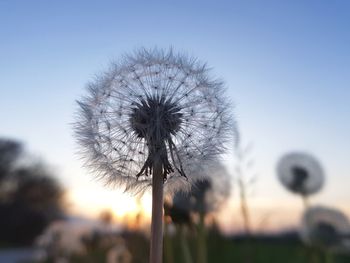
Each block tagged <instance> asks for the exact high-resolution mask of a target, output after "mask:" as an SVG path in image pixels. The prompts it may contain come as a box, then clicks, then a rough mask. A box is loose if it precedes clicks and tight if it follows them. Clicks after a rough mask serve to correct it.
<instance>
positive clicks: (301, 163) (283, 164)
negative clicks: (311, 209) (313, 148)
mask: <svg viewBox="0 0 350 263" xmlns="http://www.w3.org/2000/svg"><path fill="white" fill-rule="evenodd" d="M277 175H278V179H279V180H280V182H281V183H282V184H283V186H284V187H286V188H287V189H288V190H289V191H291V192H293V193H296V194H300V195H301V196H302V198H303V200H304V205H305V206H306V205H307V200H306V199H307V197H308V196H310V195H312V194H315V193H317V192H318V191H320V190H321V188H322V186H323V185H324V172H323V169H322V167H321V164H320V163H319V162H318V161H317V160H316V159H315V158H314V157H313V156H311V155H309V154H306V153H301V152H293V153H289V154H286V155H284V156H283V157H282V158H281V159H280V161H279V163H278V166H277Z"/></svg>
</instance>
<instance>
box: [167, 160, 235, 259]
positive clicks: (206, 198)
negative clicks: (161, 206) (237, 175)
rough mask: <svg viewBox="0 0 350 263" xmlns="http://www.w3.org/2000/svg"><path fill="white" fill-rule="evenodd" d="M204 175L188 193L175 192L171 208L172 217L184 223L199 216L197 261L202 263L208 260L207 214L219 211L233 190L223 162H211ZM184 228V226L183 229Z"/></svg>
mask: <svg viewBox="0 0 350 263" xmlns="http://www.w3.org/2000/svg"><path fill="white" fill-rule="evenodd" d="M203 176H204V178H203V180H201V181H198V182H197V183H196V184H194V185H193V186H192V189H191V191H190V193H189V194H188V195H185V194H183V193H181V192H179V193H177V194H175V196H174V198H173V207H172V210H170V212H171V211H172V212H173V213H172V215H171V216H172V219H173V220H176V221H180V220H182V221H183V222H182V223H187V218H188V216H189V215H194V216H197V217H198V222H197V233H198V236H197V261H198V262H201V263H205V262H207V255H206V254H207V249H206V231H205V216H206V215H207V214H209V213H211V212H214V211H217V210H218V209H219V208H220V207H221V206H222V205H223V203H224V202H225V201H226V200H227V198H228V197H229V195H230V190H231V178H230V175H229V173H228V172H227V170H226V168H225V166H224V165H223V164H222V163H220V162H211V163H209V164H208V168H207V169H206V172H205V173H204V174H203ZM180 222H181V221H180ZM183 228H184V226H182V229H181V230H183ZM180 234H182V235H183V233H180ZM182 239H183V240H184V238H182ZM182 243H183V242H182ZM187 262H190V261H187Z"/></svg>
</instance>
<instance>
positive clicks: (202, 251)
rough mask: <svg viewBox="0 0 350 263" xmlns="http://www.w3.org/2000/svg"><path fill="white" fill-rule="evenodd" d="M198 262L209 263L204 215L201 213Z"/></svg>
mask: <svg viewBox="0 0 350 263" xmlns="http://www.w3.org/2000/svg"><path fill="white" fill-rule="evenodd" d="M197 262H198V263H207V244H206V234H205V224H204V213H199V224H198V237H197Z"/></svg>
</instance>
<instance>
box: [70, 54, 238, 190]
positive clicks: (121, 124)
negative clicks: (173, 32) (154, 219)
mask: <svg viewBox="0 0 350 263" xmlns="http://www.w3.org/2000/svg"><path fill="white" fill-rule="evenodd" d="M87 89H88V96H86V97H84V98H83V99H81V100H79V102H78V104H79V106H80V107H79V112H78V117H77V121H76V123H75V133H76V137H77V140H78V142H79V144H80V145H81V147H80V148H81V153H82V156H83V158H84V159H85V164H86V166H88V167H89V168H91V169H92V170H93V171H94V172H95V174H97V177H98V178H101V179H102V180H103V181H104V182H106V183H107V184H112V185H120V186H124V187H125V189H126V190H134V191H136V192H137V191H143V190H144V189H146V188H147V187H148V186H150V185H151V178H152V172H153V164H154V158H155V156H159V158H160V160H161V162H162V167H163V177H164V181H165V184H164V188H165V190H166V191H170V192H171V191H176V190H177V189H184V187H185V188H186V187H187V188H189V186H188V185H190V184H191V183H192V182H193V181H196V180H197V179H198V178H200V177H201V175H200V171H201V170H202V166H203V163H205V162H206V161H210V160H214V159H216V158H217V157H218V155H220V154H221V153H222V152H223V151H224V150H225V144H226V142H228V141H229V140H230V139H232V137H233V132H232V130H234V122H233V120H232V116H231V114H230V105H229V103H228V102H227V100H226V98H225V97H224V85H223V82H222V81H219V80H217V79H214V78H212V77H211V76H210V74H209V70H208V69H207V67H206V66H205V64H203V63H201V62H199V61H197V60H196V59H193V58H190V57H187V56H185V55H182V54H175V53H174V52H173V51H172V50H169V51H163V50H160V49H153V50H147V49H140V50H138V51H136V52H135V53H133V54H131V55H125V56H124V58H123V59H121V60H119V61H118V62H116V63H113V64H112V65H111V67H110V68H109V70H108V71H106V72H105V73H104V74H101V75H99V76H98V77H96V79H95V80H94V81H92V82H91V83H89V84H88V87H87ZM193 171H196V172H193ZM190 175H191V176H190Z"/></svg>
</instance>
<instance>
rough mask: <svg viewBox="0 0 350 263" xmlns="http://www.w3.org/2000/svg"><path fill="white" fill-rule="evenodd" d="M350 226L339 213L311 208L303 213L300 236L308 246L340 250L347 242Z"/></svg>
mask: <svg viewBox="0 0 350 263" xmlns="http://www.w3.org/2000/svg"><path fill="white" fill-rule="evenodd" d="M349 233H350V224H349V221H348V219H347V217H346V216H345V215H344V214H343V213H342V212H340V211H338V210H336V209H333V208H328V207H323V206H315V207H311V208H309V209H308V210H306V212H305V213H304V216H303V219H302V223H301V230H300V236H301V239H302V240H303V241H304V242H305V243H306V244H308V245H313V246H316V247H320V248H323V249H337V248H342V247H344V246H345V245H346V244H348V243H346V242H348V241H349V239H348V238H349Z"/></svg>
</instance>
